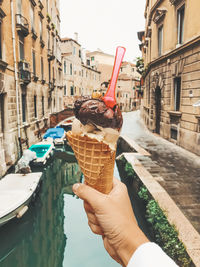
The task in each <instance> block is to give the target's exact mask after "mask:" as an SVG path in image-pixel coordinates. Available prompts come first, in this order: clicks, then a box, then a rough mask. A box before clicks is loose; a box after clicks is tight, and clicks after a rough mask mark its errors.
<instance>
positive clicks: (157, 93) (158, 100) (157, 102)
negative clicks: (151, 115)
mask: <svg viewBox="0 0 200 267" xmlns="http://www.w3.org/2000/svg"><path fill="white" fill-rule="evenodd" d="M155 105H156V129H155V131H156V133H157V134H160V120H161V89H160V87H159V86H157V87H156V90H155Z"/></svg>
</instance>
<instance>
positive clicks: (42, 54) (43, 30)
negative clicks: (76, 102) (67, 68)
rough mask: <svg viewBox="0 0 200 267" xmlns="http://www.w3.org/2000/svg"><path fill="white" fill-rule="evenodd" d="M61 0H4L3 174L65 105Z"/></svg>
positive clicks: (0, 22)
mask: <svg viewBox="0 0 200 267" xmlns="http://www.w3.org/2000/svg"><path fill="white" fill-rule="evenodd" d="M59 33H60V17H59V1H58V0H48V1H44V0H43V1H42V0H1V1H0V155H1V157H0V176H2V175H3V174H4V173H5V172H6V170H7V169H8V168H9V167H10V166H11V165H12V164H14V163H15V162H16V160H17V159H18V157H19V156H20V154H21V152H22V150H23V149H25V148H28V147H29V146H30V145H31V144H32V143H34V142H36V141H37V140H39V139H40V138H41V133H42V131H43V130H45V129H46V128H47V127H48V120H49V114H50V113H52V112H55V111H59V110H61V109H63V103H62V95H63V88H62V63H61V50H60V37H59Z"/></svg>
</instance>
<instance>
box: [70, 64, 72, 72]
mask: <svg viewBox="0 0 200 267" xmlns="http://www.w3.org/2000/svg"><path fill="white" fill-rule="evenodd" d="M70 75H72V63H70Z"/></svg>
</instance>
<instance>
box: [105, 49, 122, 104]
mask: <svg viewBox="0 0 200 267" xmlns="http://www.w3.org/2000/svg"><path fill="white" fill-rule="evenodd" d="M125 52H126V49H125V48H124V47H122V46H118V47H117V49H116V55H115V63H114V66H113V72H112V77H111V81H110V85H109V87H108V90H107V92H106V94H105V96H104V97H103V101H104V103H105V104H106V106H107V107H109V108H113V107H114V106H115V105H116V104H117V101H116V97H115V89H116V84H117V79H118V75H119V70H120V66H121V64H122V60H123V57H124V54H125Z"/></svg>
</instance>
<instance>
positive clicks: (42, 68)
mask: <svg viewBox="0 0 200 267" xmlns="http://www.w3.org/2000/svg"><path fill="white" fill-rule="evenodd" d="M41 80H44V61H43V57H41Z"/></svg>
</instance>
